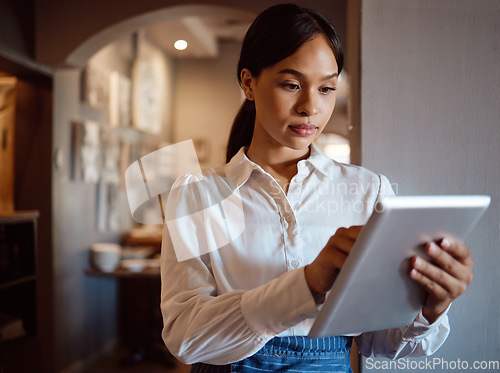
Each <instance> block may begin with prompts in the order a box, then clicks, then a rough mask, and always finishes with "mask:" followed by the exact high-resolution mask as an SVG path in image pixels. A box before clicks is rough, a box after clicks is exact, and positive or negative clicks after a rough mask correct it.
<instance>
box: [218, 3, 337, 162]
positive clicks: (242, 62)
mask: <svg viewBox="0 0 500 373" xmlns="http://www.w3.org/2000/svg"><path fill="white" fill-rule="evenodd" d="M317 35H323V36H324V37H325V38H326V39H327V40H328V41H329V42H330V45H331V48H332V51H333V54H334V56H335V60H336V62H337V66H338V73H339V74H340V72H341V71H342V67H343V65H344V52H343V50H342V45H341V44H340V40H339V37H338V35H337V32H336V31H335V28H334V27H333V25H332V24H331V23H330V21H329V20H328V19H327V18H326V17H325V16H324V15H322V14H321V13H319V12H318V11H316V10H312V9H307V8H301V7H299V6H297V5H295V4H280V5H275V6H272V7H270V8H268V9H267V10H264V11H263V12H262V13H260V14H259V15H258V16H257V18H256V19H255V20H254V22H253V23H252V25H251V26H250V28H249V29H248V31H247V33H246V35H245V39H244V40H243V45H242V47H241V52H240V59H239V62H238V71H237V74H238V82H239V83H240V85H241V71H242V70H243V69H248V70H249V71H250V73H251V74H252V76H253V77H256V78H257V77H258V76H259V75H260V73H261V72H262V70H263V69H265V68H267V67H271V66H273V65H275V64H276V63H278V62H279V61H281V60H283V59H285V58H287V57H288V56H291V55H292V54H294V53H295V52H296V51H297V50H298V49H299V48H300V47H301V46H302V45H303V44H304V43H305V42H307V41H308V40H310V39H311V38H313V37H314V36H317ZM255 115H256V113H255V103H254V102H253V101H250V100H248V99H247V100H245V102H243V104H242V106H241V108H240V110H239V111H238V114H236V117H235V119H234V122H233V126H232V128H231V133H230V135H229V142H228V145H227V153H226V162H229V160H230V159H231V158H232V157H233V156H234V155H235V154H236V153H237V152H238V151H239V150H240V148H241V147H242V146H248V145H250V142H251V141H252V136H253V129H254V125H255Z"/></svg>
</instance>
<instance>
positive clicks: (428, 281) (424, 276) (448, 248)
mask: <svg viewBox="0 0 500 373" xmlns="http://www.w3.org/2000/svg"><path fill="white" fill-rule="evenodd" d="M424 250H425V252H426V253H427V255H429V258H430V260H431V261H432V263H431V262H429V261H427V260H425V259H423V258H422V257H420V256H415V257H413V258H412V260H411V262H410V263H411V269H410V277H411V278H412V279H413V280H415V281H416V282H418V283H419V284H421V285H422V286H423V287H424V288H425V289H426V290H427V292H428V294H427V299H426V301H425V304H424V306H423V308H422V314H423V316H424V317H425V318H426V319H427V321H428V322H429V323H433V322H434V321H436V319H437V318H438V317H439V316H440V315H441V314H442V313H443V312H444V311H445V310H446V309H447V308H448V306H449V305H450V304H451V302H453V300H455V299H456V298H457V297H459V296H460V295H462V294H463V293H464V292H465V290H466V289H467V286H469V284H470V283H471V281H472V268H473V266H474V261H473V260H472V257H471V255H470V250H469V248H468V247H467V246H465V245H464V244H463V243H462V242H459V241H455V240H452V239H450V238H443V239H441V240H440V241H438V242H429V243H427V244H426V245H425V246H424Z"/></svg>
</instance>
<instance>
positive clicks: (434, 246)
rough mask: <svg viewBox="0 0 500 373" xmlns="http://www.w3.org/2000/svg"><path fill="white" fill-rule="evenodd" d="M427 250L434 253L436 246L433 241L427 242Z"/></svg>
mask: <svg viewBox="0 0 500 373" xmlns="http://www.w3.org/2000/svg"><path fill="white" fill-rule="evenodd" d="M427 252H428V253H430V254H435V253H437V247H436V245H435V244H434V243H432V242H429V243H428V244H427Z"/></svg>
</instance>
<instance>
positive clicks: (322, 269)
mask: <svg viewBox="0 0 500 373" xmlns="http://www.w3.org/2000/svg"><path fill="white" fill-rule="evenodd" d="M361 228H363V226H362V225H355V226H352V227H350V228H339V229H337V232H335V234H334V235H333V236H332V237H330V239H329V240H328V243H327V244H326V246H325V247H324V248H323V250H321V252H320V253H319V255H318V256H317V257H316V259H314V261H313V262H312V263H311V264H309V265H307V266H306V268H305V276H306V281H307V284H308V285H309V289H310V290H311V293H312V295H313V296H314V297H315V298H317V297H321V295H323V294H325V293H326V292H327V291H328V290H330V289H331V287H332V285H333V282H334V281H335V278H336V277H337V274H338V273H339V270H340V268H342V266H343V265H344V262H345V260H346V258H347V255H348V254H349V252H350V251H351V248H352V246H353V245H354V242H355V241H356V238H357V237H358V234H359V232H360V231H361Z"/></svg>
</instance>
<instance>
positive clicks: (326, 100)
mask: <svg viewBox="0 0 500 373" xmlns="http://www.w3.org/2000/svg"><path fill="white" fill-rule="evenodd" d="M337 71H338V67H337V62H336V60H335V56H334V54H333V51H332V49H331V47H330V45H329V43H328V42H327V41H326V39H325V38H324V36H322V35H321V36H317V37H315V38H313V39H311V40H309V41H307V42H306V43H305V44H304V45H302V47H301V48H300V49H299V50H297V51H296V52H295V53H294V54H293V55H291V56H289V57H287V58H285V59H283V60H281V61H280V62H278V63H277V64H276V65H274V66H272V67H268V68H266V69H263V70H262V72H261V74H260V75H259V76H258V77H257V78H253V77H252V76H251V73H250V72H249V71H248V70H243V72H242V83H243V88H244V90H245V93H246V94H247V97H248V96H249V95H250V96H251V99H253V100H255V109H256V119H255V129H254V137H253V140H252V141H260V142H263V144H261V145H266V146H276V147H287V148H291V149H295V150H301V149H305V148H307V147H308V146H309V145H310V144H311V143H312V142H313V141H314V140H315V139H316V138H317V137H318V136H319V135H320V133H321V132H322V131H323V129H324V128H325V126H326V124H327V122H328V120H329V119H330V116H331V115H332V112H333V108H334V107H335V98H336V93H335V89H336V86H337V81H338V74H337Z"/></svg>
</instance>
